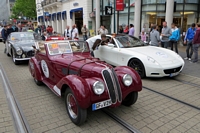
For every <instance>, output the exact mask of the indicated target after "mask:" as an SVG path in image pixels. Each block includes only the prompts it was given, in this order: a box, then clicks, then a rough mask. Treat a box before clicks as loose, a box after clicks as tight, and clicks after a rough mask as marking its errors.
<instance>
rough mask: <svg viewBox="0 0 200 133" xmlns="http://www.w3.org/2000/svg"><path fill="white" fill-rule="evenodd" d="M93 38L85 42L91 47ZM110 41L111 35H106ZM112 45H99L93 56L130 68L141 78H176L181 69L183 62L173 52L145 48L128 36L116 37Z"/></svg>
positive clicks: (149, 47)
mask: <svg viewBox="0 0 200 133" xmlns="http://www.w3.org/2000/svg"><path fill="white" fill-rule="evenodd" d="M100 38H101V37H100V36H99V35H98V36H94V37H92V38H89V39H88V40H86V41H87V42H88V44H89V46H90V48H91V47H92V46H93V44H94V42H95V41H96V39H100ZM107 39H109V40H110V39H111V35H107ZM113 40H114V44H111V43H108V45H104V46H103V45H102V46H101V45H99V47H98V49H96V50H94V56H95V57H96V58H99V59H100V60H102V61H106V62H107V63H109V64H111V65H113V66H130V67H132V68H133V69H135V70H136V71H137V72H138V74H139V75H140V76H141V78H144V77H164V76H170V77H173V76H176V75H178V74H179V73H180V72H181V71H182V69H183V67H184V61H183V59H182V58H181V56H179V55H178V54H176V53H175V52H173V51H171V50H168V49H164V48H160V47H154V46H147V45H145V43H143V42H142V41H141V40H139V39H137V38H135V37H133V36H128V35H117V36H116V37H115V38H113Z"/></svg>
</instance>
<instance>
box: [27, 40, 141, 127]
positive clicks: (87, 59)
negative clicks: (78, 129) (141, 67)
mask: <svg viewBox="0 0 200 133" xmlns="http://www.w3.org/2000/svg"><path fill="white" fill-rule="evenodd" d="M35 49H36V54H35V56H34V57H32V58H31V59H30V60H29V70H30V73H31V75H32V76H33V78H34V81H35V83H36V84H37V85H42V84H43V83H44V84H45V85H47V86H48V87H49V88H50V89H51V90H52V91H53V92H54V93H55V94H56V95H57V96H59V97H61V96H63V97H64V101H65V105H66V109H67V113H68V115H69V117H70V119H71V121H72V122H73V123H75V124H76V125H81V124H82V123H84V121H85V120H86V118H87V109H88V108H90V107H92V110H93V111H95V110H98V109H101V108H105V107H117V106H119V105H121V104H123V105H126V106H131V105H132V104H134V103H135V102H136V101H137V98H138V92H139V91H141V90H142V82H141V79H140V76H139V75H138V74H137V72H136V71H135V70H134V69H132V68H130V67H127V66H119V67H115V68H113V67H112V66H111V65H108V64H107V63H105V62H103V61H100V60H99V59H98V58H94V57H92V56H91V55H90V50H89V47H88V45H87V43H86V42H84V41H68V40H64V41H46V42H39V43H36V45H35Z"/></svg>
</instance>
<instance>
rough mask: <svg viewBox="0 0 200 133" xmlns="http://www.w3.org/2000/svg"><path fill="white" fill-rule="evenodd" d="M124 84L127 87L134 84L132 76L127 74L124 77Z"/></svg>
mask: <svg viewBox="0 0 200 133" xmlns="http://www.w3.org/2000/svg"><path fill="white" fill-rule="evenodd" d="M123 83H124V85H125V86H130V85H131V84H132V83H133V79H132V77H131V75H128V74H125V75H124V76H123Z"/></svg>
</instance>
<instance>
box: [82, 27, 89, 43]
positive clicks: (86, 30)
mask: <svg viewBox="0 0 200 133" xmlns="http://www.w3.org/2000/svg"><path fill="white" fill-rule="evenodd" d="M81 32H82V34H83V40H84V41H86V40H87V39H88V36H87V34H88V28H87V27H86V25H83V27H82V28H81Z"/></svg>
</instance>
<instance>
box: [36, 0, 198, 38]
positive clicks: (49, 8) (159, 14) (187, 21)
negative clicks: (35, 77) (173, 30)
mask: <svg viewBox="0 0 200 133" xmlns="http://www.w3.org/2000/svg"><path fill="white" fill-rule="evenodd" d="M115 2H116V0H81V1H80V0H43V1H41V0H36V3H42V5H41V7H42V9H43V10H40V12H38V22H39V24H45V25H52V26H53V28H54V30H55V31H57V32H60V33H63V32H64V29H65V27H66V25H69V26H72V25H73V24H77V26H78V28H79V31H80V28H81V27H82V25H83V24H86V25H87V27H88V28H89V29H93V30H97V29H98V28H99V27H100V24H103V25H105V26H106V28H107V29H108V31H109V32H110V33H113V32H117V29H118V25H122V26H125V25H129V24H134V25H135V30H136V35H135V36H138V35H139V33H140V31H141V30H142V29H144V30H145V31H148V30H149V27H150V24H151V23H156V24H157V25H159V27H160V28H162V22H163V21H167V22H168V25H169V26H170V24H171V23H172V22H174V23H175V24H177V25H178V26H179V27H180V28H181V29H182V31H183V32H184V31H186V29H187V28H188V27H189V26H190V25H191V24H192V23H196V22H198V21H199V11H200V1H199V0H123V2H124V10H123V11H115V9H116V7H115V5H116V3H115ZM37 5H38V4H37ZM106 6H109V7H112V15H108V14H106ZM41 11H42V12H41ZM96 20H97V21H96Z"/></svg>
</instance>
